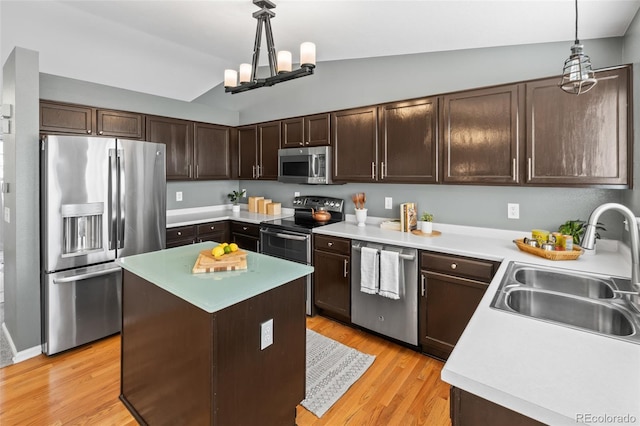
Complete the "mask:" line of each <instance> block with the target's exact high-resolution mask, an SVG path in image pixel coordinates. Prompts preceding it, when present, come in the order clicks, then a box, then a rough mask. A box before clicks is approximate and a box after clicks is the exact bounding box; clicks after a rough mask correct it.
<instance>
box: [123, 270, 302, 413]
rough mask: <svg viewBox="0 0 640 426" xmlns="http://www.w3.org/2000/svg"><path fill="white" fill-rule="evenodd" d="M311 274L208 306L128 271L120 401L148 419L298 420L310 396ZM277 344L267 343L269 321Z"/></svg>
mask: <svg viewBox="0 0 640 426" xmlns="http://www.w3.org/2000/svg"><path fill="white" fill-rule="evenodd" d="M304 283H305V281H304V279H303V278H301V279H297V280H294V281H291V282H289V283H285V284H283V285H281V286H279V287H276V288H275V289H273V290H270V291H267V292H265V293H262V294H259V295H257V296H254V297H252V298H249V299H247V300H244V301H242V302H239V303H236V304H234V305H232V306H229V307H227V308H225V309H222V310H220V311H218V312H214V313H208V312H206V311H204V310H202V309H200V308H198V307H196V306H194V305H192V304H190V303H189V302H186V301H185V300H183V299H181V298H179V297H176V296H174V295H173V294H171V293H169V292H167V291H165V290H163V289H161V288H159V287H157V286H156V285H155V284H152V283H150V282H149V281H146V280H144V279H142V278H140V277H138V276H137V275H135V274H132V273H131V272H129V271H124V275H123V286H122V287H123V296H122V334H121V338H122V354H121V381H120V390H121V394H120V399H121V400H122V401H123V403H124V404H125V406H126V407H127V408H128V409H129V411H130V412H131V413H132V415H133V416H134V417H135V418H136V420H137V421H138V422H139V423H140V424H151V425H153V424H168V425H171V424H181V425H273V426H281V425H291V426H293V425H295V416H296V406H297V405H298V404H299V403H300V402H301V401H302V400H303V399H304V397H305V326H306V324H305V318H306V315H305V310H304V306H305V284H304ZM268 319H273V324H274V335H275V336H276V338H275V339H274V342H273V345H271V346H270V347H268V348H266V349H265V350H260V344H259V342H260V324H261V323H262V322H264V321H266V320H268Z"/></svg>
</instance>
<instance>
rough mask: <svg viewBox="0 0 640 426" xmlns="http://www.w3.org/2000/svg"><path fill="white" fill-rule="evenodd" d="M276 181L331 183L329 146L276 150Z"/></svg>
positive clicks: (313, 183)
mask: <svg viewBox="0 0 640 426" xmlns="http://www.w3.org/2000/svg"><path fill="white" fill-rule="evenodd" d="M278 181H279V182H284V183H307V184H312V185H326V184H330V183H331V147H330V146H318V147H309V148H283V149H279V150H278Z"/></svg>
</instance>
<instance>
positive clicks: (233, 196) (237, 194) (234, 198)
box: [227, 190, 245, 213]
mask: <svg viewBox="0 0 640 426" xmlns="http://www.w3.org/2000/svg"><path fill="white" fill-rule="evenodd" d="M244 193H245V191H244V190H242V191H232V192H230V193H229V194H227V197H229V200H230V201H231V202H232V203H233V206H232V207H231V211H232V212H234V213H238V212H239V211H240V205H239V204H238V201H240V198H241V197H244Z"/></svg>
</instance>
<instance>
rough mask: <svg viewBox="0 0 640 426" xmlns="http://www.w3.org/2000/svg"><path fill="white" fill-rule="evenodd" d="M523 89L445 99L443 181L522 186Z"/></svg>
mask: <svg viewBox="0 0 640 426" xmlns="http://www.w3.org/2000/svg"><path fill="white" fill-rule="evenodd" d="M520 91H521V89H520V88H519V85H516V84H514V85H508V86H499V87H492V88H488V89H479V90H467V91H464V92H458V93H453V94H448V95H445V96H444V97H443V107H442V114H441V120H442V124H441V128H442V150H443V155H442V158H443V182H445V183H465V184H483V185H487V184H489V185H490V184H498V185H517V184H519V183H520V179H519V168H520V159H519V156H518V152H519V147H520V141H521V136H520V133H521V131H520V128H519V125H520V123H522V120H521V118H520V115H519V114H520V111H521V110H522V108H521V107H520V103H521V96H520Z"/></svg>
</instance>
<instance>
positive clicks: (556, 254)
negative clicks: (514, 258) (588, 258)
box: [513, 239, 583, 260]
mask: <svg viewBox="0 0 640 426" xmlns="http://www.w3.org/2000/svg"><path fill="white" fill-rule="evenodd" d="M523 240H524V239H519V240H513V242H514V243H516V245H517V246H518V248H519V249H520V250H522V251H526V252H527V253H531V254H535V255H536V256H540V257H544V258H545V259H549V260H576V259H577V258H578V257H580V255H581V254H582V253H583V250H582V249H581V248H580V247H574V249H573V250H568V251H556V250H542V249H541V248H538V247H531V246H530V245H529V244H525V243H524V241H523Z"/></svg>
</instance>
